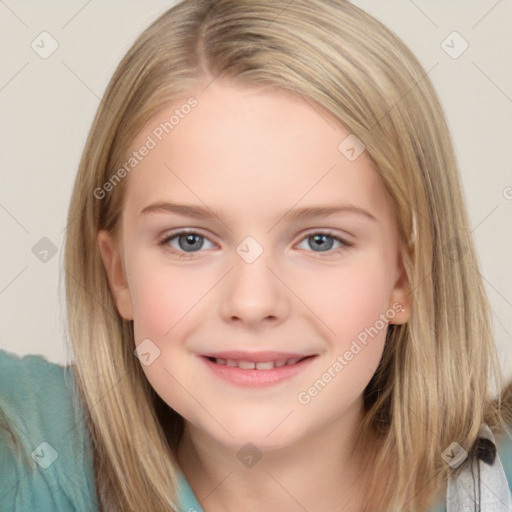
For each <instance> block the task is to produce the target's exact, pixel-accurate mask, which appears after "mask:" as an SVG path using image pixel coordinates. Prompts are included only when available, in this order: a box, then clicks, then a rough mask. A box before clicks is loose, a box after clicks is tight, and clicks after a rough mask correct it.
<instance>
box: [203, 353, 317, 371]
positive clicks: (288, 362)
mask: <svg viewBox="0 0 512 512" xmlns="http://www.w3.org/2000/svg"><path fill="white" fill-rule="evenodd" d="M205 357H206V358H207V359H208V360H209V361H211V362H212V363H215V364H219V365H224V366H230V367H233V368H241V369H242V370H260V371H261V370H263V371H265V370H272V369H274V368H281V367H282V366H293V365H294V364H297V363H300V362H301V361H304V360H305V359H309V358H311V357H315V356H314V355H311V356H304V357H290V358H287V359H282V358H281V359H276V360H270V361H251V360H244V359H224V358H221V357H209V356H205Z"/></svg>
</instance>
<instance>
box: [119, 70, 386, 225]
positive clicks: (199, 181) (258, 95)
mask: <svg viewBox="0 0 512 512" xmlns="http://www.w3.org/2000/svg"><path fill="white" fill-rule="evenodd" d="M191 97H193V98H194V100H195V106H194V107H190V106H189V107H187V105H191V104H193V102H192V103H191V102H190V100H189V99H190V98H191ZM349 135H350V132H349V131H348V130H347V129H346V128H345V127H344V126H343V125H341V124H340V123H339V122H337V120H336V119H335V118H334V117H332V116H331V115H330V114H328V113H326V112H325V111H324V110H322V109H321V108H320V107H319V106H317V105H316V104H314V103H313V102H312V101H309V100H306V99H303V98H301V97H300V96H298V95H295V94H292V93H286V92H282V91H272V90H268V89H266V90H262V89H257V88H248V87H243V86H239V85H237V86H234V85H231V84H228V83H226V82H223V81H220V80H219V81H214V82H213V83H212V84H211V85H210V86H208V87H207V88H206V89H205V90H204V91H201V90H196V91H191V92H190V94H187V95H184V96H183V98H182V99H177V100H175V101H173V103H172V104H171V105H168V106H167V107H166V108H164V109H163V110H162V111H161V112H159V113H158V114H157V115H156V116H154V117H153V118H152V119H151V120H150V121H149V122H148V123H147V124H146V126H145V127H144V128H143V129H142V130H141V131H140V133H139V134H138V135H137V137H136V138H135V140H134V142H133V143H132V145H131V148H130V153H132V152H134V151H135V152H137V151H138V150H139V149H140V148H142V147H143V146H145V145H146V146H151V149H149V150H148V151H144V153H145V156H144V157H142V158H141V159H140V162H138V163H137V165H136V167H135V168H134V169H133V171H132V172H131V173H130V175H129V177H128V187H127V191H126V194H127V196H126V201H125V202H124V204H125V205H127V207H128V208H130V207H131V208H139V207H140V208H139V210H138V211H139V212H140V209H141V208H143V207H144V206H146V205H147V203H148V201H158V200H165V197H166V195H170V196H171V197H173V198H176V197H179V198H180V199H182V200H184V201H186V202H194V203H196V204H199V203H204V204H206V205H208V206H210V205H211V207H212V208H213V209H215V208H220V209H224V208H225V209H226V211H227V210H228V207H229V206H233V208H234V209H236V210H237V211H239V212H241V211H247V212H252V214H254V213H256V212H257V213H258V215H264V213H265V212H267V211H268V212H269V214H270V213H272V210H273V209H279V210H282V209H283V208H285V207H288V208H291V207H292V206H293V205H294V204H296V203H298V202H299V203H300V206H307V205H308V204H310V203H315V204H318V203H319V202H324V203H325V202H330V203H332V202H336V201H342V200H345V202H347V200H350V202H351V203H352V204H355V203H357V202H361V203H365V204H366V205H372V206H373V207H374V208H385V209H388V210H389V205H387V204H386V198H385V197H384V193H383V192H384V190H383V187H382V184H381V183H380V181H379V179H378V177H377V175H376V173H375V172H374V171H373V169H372V165H371V161H370V159H369V158H368V157H367V155H366V154H365V153H364V152H363V153H362V154H361V155H360V156H359V157H358V158H356V159H355V160H353V161H351V160H349V159H348V158H347V156H346V153H343V152H342V151H341V150H340V143H343V141H345V140H347V137H348V136H349ZM348 140H352V139H348ZM342 147H344V146H342ZM356 149H357V148H356ZM139 158H140V156H139ZM355 205H356V206H358V205H357V204H355ZM359 206H361V205H359Z"/></svg>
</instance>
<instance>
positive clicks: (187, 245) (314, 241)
mask: <svg viewBox="0 0 512 512" xmlns="http://www.w3.org/2000/svg"><path fill="white" fill-rule="evenodd" d="M205 241H207V242H208V243H210V244H212V245H213V243H212V242H211V241H209V240H208V238H206V237H205V236H203V235H201V234H199V233H197V232H195V231H186V230H181V231H176V232H173V233H169V234H168V235H166V236H165V237H164V238H162V239H161V240H160V241H159V242H158V245H159V246H162V247H163V248H164V249H165V250H166V251H169V252H171V253H172V254H174V255H176V256H178V257H179V258H192V257H193V256H194V253H196V252H200V250H201V249H204V242H205ZM175 242H177V246H176V244H175ZM304 242H308V245H309V247H310V248H313V249H315V248H317V249H319V250H318V251H316V250H313V251H311V252H315V253H328V254H335V253H337V252H340V251H343V250H347V249H348V248H349V247H352V245H353V244H351V243H349V242H347V241H345V240H343V239H342V238H339V237H337V236H334V234H331V233H330V232H328V231H317V232H314V233H311V234H309V235H307V236H306V237H304V238H303V239H302V241H301V243H304ZM336 243H337V244H338V246H337V247H335V248H334V249H333V245H334V244H336ZM210 248H211V247H210Z"/></svg>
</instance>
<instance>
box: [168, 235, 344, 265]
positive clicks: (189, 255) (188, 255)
mask: <svg viewBox="0 0 512 512" xmlns="http://www.w3.org/2000/svg"><path fill="white" fill-rule="evenodd" d="M182 235H199V237H201V238H205V239H208V237H206V236H204V235H202V234H201V233H198V232H197V231H193V230H186V229H184V230H178V231H173V232H171V233H168V234H166V235H165V236H164V237H163V238H161V239H160V240H159V241H158V245H159V246H160V247H162V248H163V250H165V251H166V252H170V253H172V254H173V255H175V256H178V257H179V258H188V259H190V258H193V257H194V255H195V254H197V253H198V252H202V251H201V250H199V251H195V252H184V251H177V250H176V249H174V248H172V247H171V246H170V245H168V243H169V242H170V241H171V240H173V239H174V238H177V237H179V236H182ZM314 235H327V236H328V237H329V238H332V239H333V240H336V241H337V242H340V243H341V247H338V248H337V249H332V250H328V251H320V252H315V251H309V252H313V253H315V254H320V255H322V254H333V253H334V254H335V253H337V252H342V251H346V250H348V249H349V248H350V247H353V245H354V244H352V243H350V242H347V241H346V240H344V239H343V238H340V237H339V236H336V235H335V234H334V233H333V232H332V231H329V230H328V229H327V230H323V231H312V232H310V233H308V234H306V235H305V236H304V237H303V238H302V239H301V240H300V241H301V242H302V241H304V240H306V239H307V238H309V237H312V236H314Z"/></svg>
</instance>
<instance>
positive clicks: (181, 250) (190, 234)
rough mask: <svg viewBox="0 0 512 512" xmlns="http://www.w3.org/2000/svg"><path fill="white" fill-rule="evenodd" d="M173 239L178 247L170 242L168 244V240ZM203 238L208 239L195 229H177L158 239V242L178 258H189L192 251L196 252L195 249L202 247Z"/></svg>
mask: <svg viewBox="0 0 512 512" xmlns="http://www.w3.org/2000/svg"><path fill="white" fill-rule="evenodd" d="M175 239H176V241H177V242H178V248H176V247H175V246H173V245H172V244H170V245H169V242H172V241H174V240H175ZM205 240H208V239H207V238H206V237H204V236H202V235H200V234H199V233H196V232H195V231H178V232H176V233H170V234H169V235H167V236H166V237H165V238H163V239H162V240H160V241H159V242H158V244H159V245H161V246H164V248H165V249H167V250H169V251H170V252H172V253H173V254H176V255H177V256H179V257H180V258H190V257H192V256H193V254H194V252H197V250H199V249H201V248H202V247H203V245H204V241H205Z"/></svg>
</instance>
